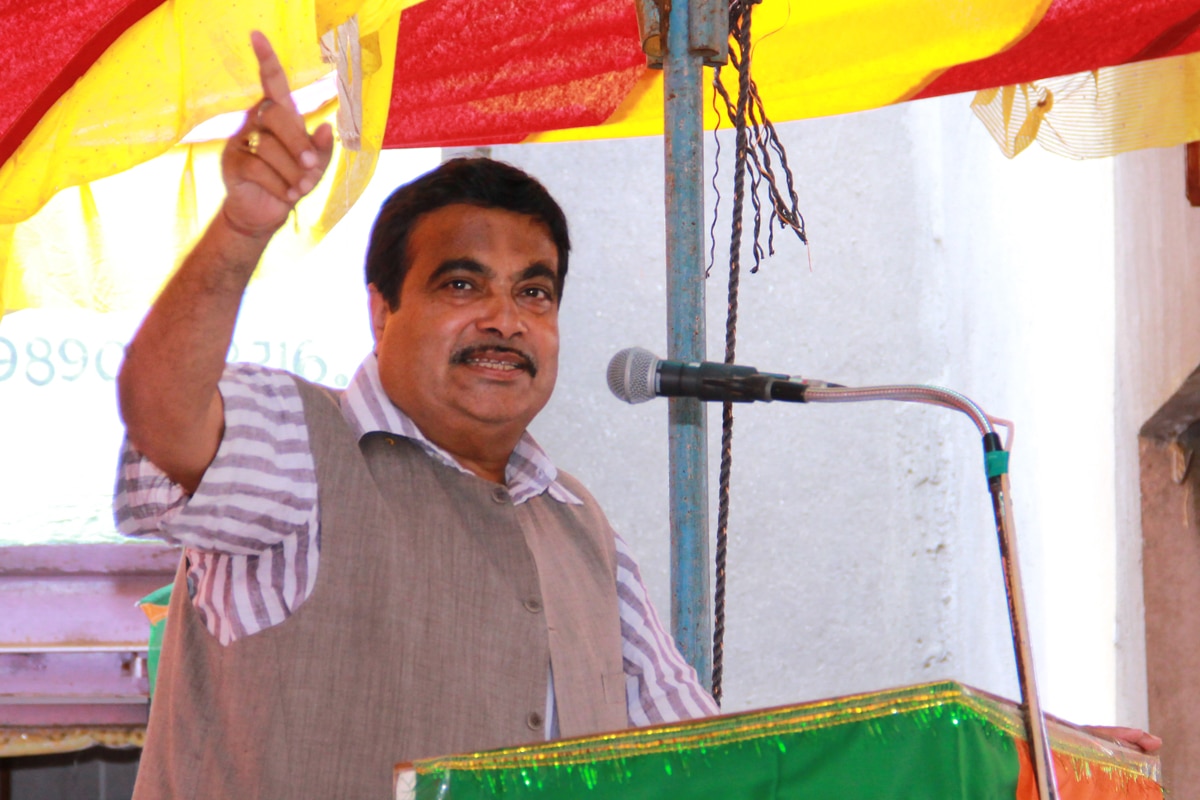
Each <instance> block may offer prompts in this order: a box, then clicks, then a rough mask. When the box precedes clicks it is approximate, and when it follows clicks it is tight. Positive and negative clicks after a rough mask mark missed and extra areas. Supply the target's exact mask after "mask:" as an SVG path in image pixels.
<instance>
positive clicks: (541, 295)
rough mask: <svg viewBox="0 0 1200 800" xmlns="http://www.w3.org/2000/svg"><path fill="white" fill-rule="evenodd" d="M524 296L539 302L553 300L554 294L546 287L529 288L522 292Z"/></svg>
mask: <svg viewBox="0 0 1200 800" xmlns="http://www.w3.org/2000/svg"><path fill="white" fill-rule="evenodd" d="M522 294H524V295H525V296H526V297H533V298H536V299H538V300H553V299H554V292H552V291H550V290H549V289H547V288H546V287H544V286H527V287H525V289H523V290H522Z"/></svg>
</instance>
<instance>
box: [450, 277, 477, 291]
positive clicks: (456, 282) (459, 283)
mask: <svg viewBox="0 0 1200 800" xmlns="http://www.w3.org/2000/svg"><path fill="white" fill-rule="evenodd" d="M446 287H447V288H448V289H454V290H455V291H459V292H465V291H466V290H467V289H470V288H471V282H470V281H469V280H466V279H465V278H454V279H452V280H449V281H446Z"/></svg>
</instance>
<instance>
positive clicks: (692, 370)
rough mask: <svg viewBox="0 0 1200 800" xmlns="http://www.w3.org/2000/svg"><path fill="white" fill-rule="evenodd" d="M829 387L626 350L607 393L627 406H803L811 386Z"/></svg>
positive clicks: (614, 364)
mask: <svg viewBox="0 0 1200 800" xmlns="http://www.w3.org/2000/svg"><path fill="white" fill-rule="evenodd" d="M830 385H831V384H827V383H819V382H817V381H804V380H801V379H798V378H792V377H791V376H789V375H780V374H777V373H773V372H759V371H758V370H757V369H756V368H754V367H748V366H742V365H738V364H718V363H715V362H712V361H700V362H696V361H692V362H687V361H666V360H663V359H661V358H659V357H658V356H656V355H654V354H653V353H651V352H650V351H649V350H643V349H642V348H640V347H627V348H625V349H624V350H622V351H621V352H619V353H617V354H616V355H615V356H613V358H612V361H610V362H608V388H609V389H611V390H612V393H613V394H615V395H616V396H617V397H618V398H620V399H621V400H624V401H625V402H626V403H644V402H646V401H647V400H653V399H654V398H655V397H695V398H698V399H700V400H716V401H720V402H725V401H730V402H734V403H749V402H753V401H755V400H761V401H763V402H767V403H769V402H771V401H772V400H790V401H792V402H796V403H803V402H804V392H805V390H806V389H807V388H808V387H809V386H830Z"/></svg>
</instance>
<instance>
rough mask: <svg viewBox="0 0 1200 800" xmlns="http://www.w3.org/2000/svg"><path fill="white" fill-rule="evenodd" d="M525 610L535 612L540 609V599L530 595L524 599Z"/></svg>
mask: <svg viewBox="0 0 1200 800" xmlns="http://www.w3.org/2000/svg"><path fill="white" fill-rule="evenodd" d="M525 610H526V611H528V612H529V613H530V614H536V613H538V612H539V611H541V610H542V601H541V600H539V599H538V598H536V597H531V598H529V599H528V600H526V601H525Z"/></svg>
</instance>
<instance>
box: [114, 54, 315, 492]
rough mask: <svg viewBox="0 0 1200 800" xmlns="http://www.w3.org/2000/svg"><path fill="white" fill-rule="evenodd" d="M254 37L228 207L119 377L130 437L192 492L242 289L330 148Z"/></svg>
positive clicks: (219, 410)
mask: <svg viewBox="0 0 1200 800" xmlns="http://www.w3.org/2000/svg"><path fill="white" fill-rule="evenodd" d="M250 38H251V42H252V44H253V46H254V54H255V56H256V57H257V58H258V65H259V75H260V77H261V79H262V88H263V99H262V100H261V101H260V102H259V103H258V104H256V105H255V106H254V107H253V108H252V109H251V110H250V111H249V112H248V113H247V114H246V121H245V123H244V124H243V125H242V127H241V129H239V130H238V132H237V133H235V134H234V135H233V136H232V137H231V138H230V139H229V141H227V142H226V143H225V150H224V152H223V153H222V155H221V176H222V178H223V179H224V181H225V192H226V195H225V201H224V203H223V204H222V206H221V210H220V212H218V213H217V215H216V217H215V218H214V219H213V221H212V222H211V223H210V224H209V226H208V229H207V230H206V231H205V232H204V235H203V236H202V237H201V239H200V241H199V242H197V244H196V246H195V248H194V249H193V250H192V252H191V253H190V254H188V256H187V258H186V259H184V262H183V264H182V265H181V266H180V268H179V270H178V272H176V273H175V275H174V276H173V277H172V278H171V280H170V282H168V283H167V285H166V287H165V288H164V289H163V291H162V294H160V295H159V297H158V299H157V300H156V301H155V302H154V305H153V307H151V309H150V312H149V313H148V314H147V315H146V319H145V320H144V321H143V322H142V325H141V327H140V328H139V329H138V332H137V334H135V335H134V337H133V340H132V341H131V342H130V343H129V347H128V348H126V353H125V362H124V364H123V365H122V367H121V372H120V376H119V378H118V399H119V402H120V407H121V417H122V419H124V421H125V427H126V431H127V433H128V436H129V440H130V441H131V442H132V443H133V445H134V446H135V447H137V449H138V450H140V451H141V452H142V453H143V454H144V455H145V456H146V457H147V458H149V459H150V461H152V462H153V463H154V464H155V465H156V466H157V467H158V468H159V469H161V470H163V472H165V473H166V474H167V475H168V476H169V477H170V478H171V479H172V480H173V481H175V482H176V483H178V484H179V485H180V486H182V487H183V488H184V490H186V491H187V492H189V493H191V492H194V491H195V489H196V487H197V486H198V485H199V484H200V479H201V478H202V477H203V476H204V471H205V470H206V469H208V465H209V464H210V463H211V462H212V459H213V456H215V455H216V452H217V447H218V445H219V444H220V442H221V436H222V435H223V433H224V424H225V423H224V406H223V403H222V400H221V395H220V393H219V392H218V391H217V382H218V381H219V380H220V378H221V373H222V371H223V370H224V368H225V354H226V352H228V350H229V343H230V341H231V339H232V337H233V328H234V323H235V322H236V321H237V314H238V308H239V307H240V305H241V301H242V294H243V292H244V291H245V289H246V284H247V283H248V282H249V280H250V276H251V274H252V273H253V272H254V268H255V266H257V264H258V261H259V258H260V257H261V256H262V253H263V250H265V249H266V246H267V243H268V242H269V241H270V239H271V237H272V236H273V235H274V234H275V231H277V230H278V229H279V228H280V227H281V226H282V225H283V223H284V222H286V221H287V218H288V214H289V213H291V210H292V207H293V206H294V205H295V204H296V201H297V200H299V199H300V198H301V197H303V196H304V195H305V194H307V193H308V192H310V191H311V190H312V188H313V187H314V186H315V185H316V184H317V181H318V180H319V179H320V178H321V175H322V174H323V173H324V171H325V167H326V166H327V165H328V164H329V158H330V154H331V153H332V151H333V132H332V131H331V130H330V128H329V126H328V125H322V126H321V127H319V128H317V129H316V130H315V131H314V132H313V134H312V135H311V136H310V135H309V133H308V131H307V129H306V128H305V127H304V118H303V117H302V116H300V114H299V112H298V111H297V110H296V107H295V104H293V102H292V99H291V93H290V91H289V88H288V83H287V76H286V75H285V74H284V72H283V67H282V66H281V65H280V63H279V59H278V58H277V57H276V56H275V52H274V50H272V49H271V45H270V43H269V42H268V41H267V38H266V37H265V36H263V35H262V34H261V33H258V32H255V33H253V34H251V37H250Z"/></svg>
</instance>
